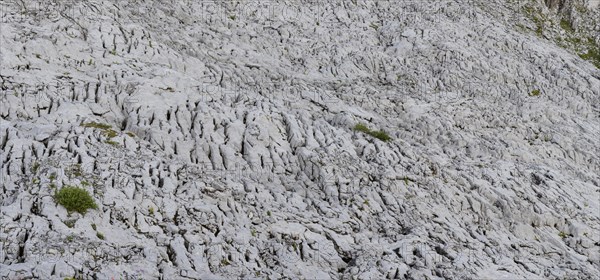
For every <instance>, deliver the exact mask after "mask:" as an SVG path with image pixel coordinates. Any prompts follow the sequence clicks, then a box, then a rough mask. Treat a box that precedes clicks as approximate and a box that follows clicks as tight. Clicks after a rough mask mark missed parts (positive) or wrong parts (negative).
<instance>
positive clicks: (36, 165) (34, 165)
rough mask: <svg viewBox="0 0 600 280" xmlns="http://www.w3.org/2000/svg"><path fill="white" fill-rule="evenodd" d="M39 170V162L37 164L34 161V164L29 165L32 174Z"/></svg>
mask: <svg viewBox="0 0 600 280" xmlns="http://www.w3.org/2000/svg"><path fill="white" fill-rule="evenodd" d="M39 168H40V163H39V162H37V161H36V162H34V163H33V164H32V165H31V171H32V172H33V173H36V172H37V171H38V169H39Z"/></svg>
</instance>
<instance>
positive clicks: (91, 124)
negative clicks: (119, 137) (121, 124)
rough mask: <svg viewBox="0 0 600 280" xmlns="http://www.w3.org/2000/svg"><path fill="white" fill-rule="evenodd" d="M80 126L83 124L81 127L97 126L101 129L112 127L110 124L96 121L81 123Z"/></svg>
mask: <svg viewBox="0 0 600 280" xmlns="http://www.w3.org/2000/svg"><path fill="white" fill-rule="evenodd" d="M81 126H83V127H92V128H98V129H102V130H106V129H111V128H112V126H110V125H108V124H103V123H97V122H89V123H82V124H81Z"/></svg>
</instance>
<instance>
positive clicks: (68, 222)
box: [63, 220, 77, 228]
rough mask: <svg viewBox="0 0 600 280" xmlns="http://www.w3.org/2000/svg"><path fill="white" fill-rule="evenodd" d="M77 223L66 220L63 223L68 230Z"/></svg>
mask: <svg viewBox="0 0 600 280" xmlns="http://www.w3.org/2000/svg"><path fill="white" fill-rule="evenodd" d="M76 222H77V220H66V221H64V222H63V223H64V224H65V226H67V227H68V228H73V227H74V226H75V223H76Z"/></svg>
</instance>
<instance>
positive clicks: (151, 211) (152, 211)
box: [148, 207, 154, 215]
mask: <svg viewBox="0 0 600 280" xmlns="http://www.w3.org/2000/svg"><path fill="white" fill-rule="evenodd" d="M148 212H150V215H154V207H150V208H148Z"/></svg>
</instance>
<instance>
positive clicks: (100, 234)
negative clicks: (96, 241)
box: [96, 232, 104, 240]
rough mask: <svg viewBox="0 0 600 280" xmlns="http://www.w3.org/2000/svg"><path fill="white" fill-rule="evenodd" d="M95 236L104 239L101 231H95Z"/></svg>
mask: <svg viewBox="0 0 600 280" xmlns="http://www.w3.org/2000/svg"><path fill="white" fill-rule="evenodd" d="M96 237H98V238H100V239H102V240H104V234H102V233H100V232H97V233H96Z"/></svg>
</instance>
